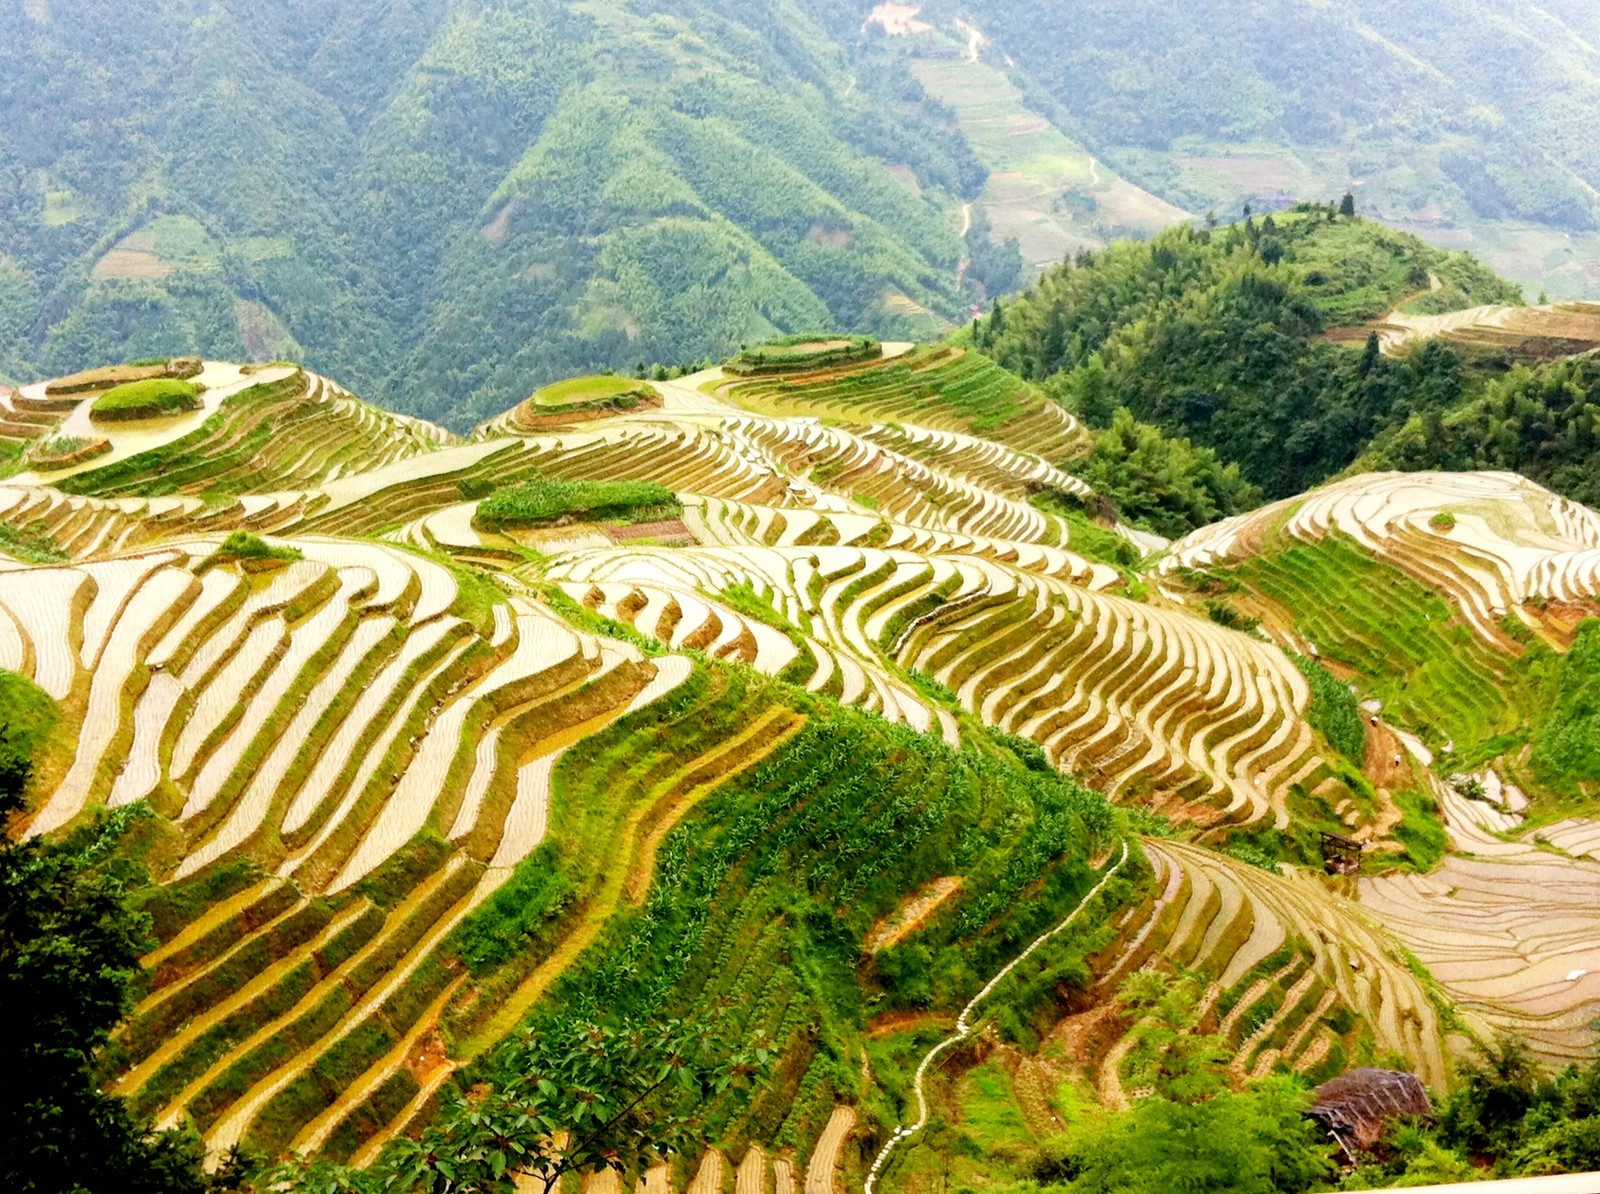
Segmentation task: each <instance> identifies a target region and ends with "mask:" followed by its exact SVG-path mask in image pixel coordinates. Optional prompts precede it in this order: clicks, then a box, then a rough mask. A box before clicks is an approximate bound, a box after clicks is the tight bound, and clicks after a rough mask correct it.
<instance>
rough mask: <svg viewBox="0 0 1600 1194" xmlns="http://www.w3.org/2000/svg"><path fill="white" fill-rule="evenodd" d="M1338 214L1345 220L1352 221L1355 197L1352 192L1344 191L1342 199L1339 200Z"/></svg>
mask: <svg viewBox="0 0 1600 1194" xmlns="http://www.w3.org/2000/svg"><path fill="white" fill-rule="evenodd" d="M1339 214H1340V215H1341V216H1344V217H1345V218H1346V219H1354V218H1355V214H1356V197H1355V193H1354V192H1353V191H1346V192H1345V193H1344V198H1343V199H1341V200H1339Z"/></svg>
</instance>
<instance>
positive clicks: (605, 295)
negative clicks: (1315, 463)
mask: <svg viewBox="0 0 1600 1194" xmlns="http://www.w3.org/2000/svg"><path fill="white" fill-rule="evenodd" d="M810 7H813V8H817V9H819V10H823V11H822V15H823V16H825V17H828V18H830V19H833V20H834V21H835V23H837V14H834V13H832V12H831V10H827V9H826V7H825V6H821V5H814V6H810ZM0 25H3V27H4V28H6V29H7V30H8V31H10V32H9V33H8V36H7V37H6V38H5V39H4V41H3V44H0V111H4V112H6V113H7V114H8V116H10V117H11V119H8V120H6V121H4V122H0V179H3V181H4V186H3V187H0V190H3V192H4V196H5V197H4V198H3V199H0V228H3V229H4V233H3V239H0V371H3V372H7V373H11V374H13V375H21V376H30V375H33V376H36V375H38V373H39V371H41V370H42V371H46V372H53V373H59V372H65V371H68V370H69V369H72V368H77V367H80V366H81V365H82V364H84V363H86V362H91V361H100V362H104V361H108V360H115V359H125V358H127V357H129V356H138V355H144V354H156V353H163V354H175V353H184V352H200V353H204V354H208V355H212V356H228V357H249V356H253V357H255V358H256V359H258V360H267V359H272V358H274V357H283V356H288V357H293V358H295V359H305V360H307V361H309V362H310V363H312V364H314V365H316V366H318V367H320V368H323V369H324V370H326V371H328V372H330V373H333V374H336V375H338V376H340V377H341V378H343V379H345V380H346V381H347V382H349V383H350V384H352V385H356V386H357V387H358V388H360V389H361V390H362V392H363V393H365V394H367V395H370V396H371V397H373V398H375V399H379V400H382V401H385V402H387V403H389V404H390V405H392V406H395V407H397V408H400V409H405V410H408V411H411V412H413V413H418V414H425V415H430V416H436V417H440V418H445V419H448V420H450V421H453V422H454V423H456V424H457V425H459V426H466V425H469V424H470V423H471V422H473V421H475V420H476V419H479V418H482V417H485V416H487V415H489V414H492V413H495V412H496V411H498V410H500V409H503V408H504V407H506V406H508V405H510V404H512V403H513V402H515V401H517V400H518V399H520V398H522V397H525V396H526V395H527V394H528V393H530V392H531V391H532V389H533V388H535V387H536V386H537V385H539V384H542V383H543V382H546V381H550V380H554V379H556V378H558V377H561V376H566V375H569V374H572V373H576V372H582V371H585V370H591V371H592V370H593V369H594V368H595V367H597V366H611V367H631V366H633V365H635V364H637V363H638V362H639V361H645V362H653V361H656V360H658V359H659V360H666V361H679V360H690V359H697V358H699V357H702V356H708V355H711V356H714V355H720V354H722V353H724V352H726V351H727V350H729V349H731V348H734V347H737V346H738V345H739V344H740V343H742V342H745V341H755V340H760V339H764V338H766V337H767V336H769V335H771V334H773V333H774V331H775V330H785V331H800V330H809V329H812V328H815V327H820V326H825V325H835V326H850V327H855V328H859V329H862V330H866V331H874V332H878V333H882V334H886V335H892V336H894V337H898V338H906V337H910V336H913V335H916V334H918V333H920V334H921V335H923V336H927V335H929V334H931V333H932V332H934V331H935V330H936V328H937V320H938V319H940V318H955V319H959V318H960V316H961V312H962V311H963V310H964V307H965V300H964V299H963V298H962V297H961V291H960V284H959V282H958V278H957V274H958V267H959V265H960V261H961V259H962V258H963V257H964V256H967V255H968V252H969V251H968V249H967V248H966V247H965V246H964V245H963V242H962V240H961V238H960V236H959V234H958V233H959V218H958V213H957V211H956V207H957V205H958V203H959V201H960V200H961V199H962V198H964V197H968V196H970V195H972V194H974V193H975V192H976V189H977V188H978V187H980V186H981V185H982V183H983V169H982V167H981V166H980V165H979V164H978V163H977V162H976V160H975V159H974V158H973V157H972V155H971V152H970V150H968V149H967V147H966V145H965V143H964V142H963V141H961V139H960V138H959V136H957V135H956V134H954V133H952V132H948V131H945V130H944V129H943V127H942V125H941V124H940V123H939V122H938V121H937V120H933V119H930V118H929V117H928V113H927V112H926V111H925V109H924V105H923V103H922V101H921V99H920V91H919V89H918V87H917V86H916V84H915V82H914V80H911V78H910V76H909V75H905V74H903V73H901V74H893V73H889V74H878V73H875V74H872V75H869V76H868V77H866V78H863V79H861V80H859V81H858V80H856V79H854V78H853V77H852V74H851V72H850V70H849V68H848V64H847V61H846V57H845V54H844V52H843V51H842V50H841V49H840V48H839V47H838V45H837V44H836V43H835V42H834V41H833V40H831V39H830V34H829V32H828V31H827V30H826V29H825V28H824V26H822V25H819V24H816V23H814V22H813V20H812V19H811V18H810V17H808V16H806V15H805V13H804V11H803V9H799V8H786V9H782V10H769V9H766V8H762V7H759V6H757V7H754V8H752V7H750V6H743V5H732V4H727V3H719V2H716V0H668V2H666V3H658V4H653V5H651V6H649V8H648V10H645V9H642V8H638V7H631V6H628V5H626V4H623V3H620V2H609V0H608V2H606V3H602V4H598V5H582V6H577V5H569V4H564V3H559V2H557V0H515V2H514V3H513V2H504V3H502V2H498V0H453V2H447V0H414V2H411V3H404V4H388V3H380V2H378V0H361V2H359V3H355V4H346V5H338V6H319V5H308V4H300V3H289V2H283V3H273V4H266V5H262V4H247V3H242V2H240V0H134V2H133V3H132V4H129V5H117V6H114V7H107V6H105V5H100V4H91V3H87V2H85V0H28V2H27V3H24V2H23V0H5V3H3V4H0Z"/></svg>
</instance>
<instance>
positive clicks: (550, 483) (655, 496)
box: [474, 477, 683, 531]
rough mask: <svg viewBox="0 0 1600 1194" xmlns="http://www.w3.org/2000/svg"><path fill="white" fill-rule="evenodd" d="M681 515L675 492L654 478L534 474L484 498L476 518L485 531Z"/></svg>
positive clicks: (651, 519) (651, 518)
mask: <svg viewBox="0 0 1600 1194" xmlns="http://www.w3.org/2000/svg"><path fill="white" fill-rule="evenodd" d="M682 513H683V506H682V504H681V503H680V502H679V501H678V498H677V495H676V494H674V493H673V492H672V490H670V489H668V488H667V487H666V486H665V485H657V484H656V483H655V482H653V481H559V480H556V479H555V478H553V477H538V478H535V479H534V480H531V481H524V482H523V483H522V484H520V485H514V486H512V487H511V488H509V489H502V490H500V491H499V492H497V493H494V494H491V495H490V496H489V497H487V498H485V499H484V500H483V501H482V502H481V503H480V504H479V506H478V512H477V515H476V516H475V518H474V521H475V522H476V523H477V524H478V525H479V526H480V527H482V528H484V529H486V530H496V531H497V530H501V529H504V528H507V527H535V526H541V525H546V524H549V523H554V522H558V521H562V520H570V521H576V520H580V519H583V520H595V521H608V522H650V521H653V520H655V519H660V518H676V517H678V516H679V515H680V514H682Z"/></svg>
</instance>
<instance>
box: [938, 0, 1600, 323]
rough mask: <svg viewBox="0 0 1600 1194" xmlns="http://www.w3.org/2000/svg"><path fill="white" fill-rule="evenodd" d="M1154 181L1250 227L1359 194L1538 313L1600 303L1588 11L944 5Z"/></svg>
mask: <svg viewBox="0 0 1600 1194" xmlns="http://www.w3.org/2000/svg"><path fill="white" fill-rule="evenodd" d="M924 15H925V16H926V17H927V18H928V19H930V20H933V21H936V22H938V23H940V24H948V23H951V22H953V20H954V19H955V18H958V17H964V18H965V19H966V20H967V21H969V22H971V23H972V24H973V25H975V26H976V28H977V29H978V30H979V31H980V32H981V33H982V34H983V35H984V36H985V37H987V39H988V40H989V42H990V43H991V44H990V46H989V47H988V48H987V49H986V50H985V56H986V57H989V58H993V59H994V60H996V61H998V60H1001V59H1002V58H1009V59H1011V60H1013V61H1014V62H1015V63H1016V65H1017V66H1018V67H1019V68H1020V69H1021V70H1022V71H1023V72H1025V73H1026V74H1027V75H1029V76H1030V77H1031V79H1032V80H1033V81H1035V82H1036V83H1037V84H1038V86H1039V89H1040V91H1041V92H1043V93H1044V95H1043V96H1039V97H1035V98H1036V102H1037V103H1038V104H1039V106H1040V107H1041V108H1045V109H1046V110H1048V112H1049V114H1050V115H1051V116H1052V117H1053V118H1054V119H1055V120H1056V122H1057V124H1058V125H1060V126H1061V127H1062V128H1063V129H1064V130H1066V131H1067V132H1068V133H1069V134H1070V135H1072V136H1074V137H1076V138H1077V139H1078V140H1079V141H1081V142H1082V143H1083V144H1085V145H1086V146H1088V147H1089V149H1090V150H1091V152H1094V153H1096V154H1098V155H1100V157H1101V159H1102V160H1103V161H1106V162H1109V163H1110V164H1111V165H1112V166H1114V167H1116V168H1117V169H1119V170H1121V171H1122V172H1123V173H1124V174H1126V175H1127V176H1128V177H1130V178H1131V179H1132V180H1133V181H1135V182H1137V183H1138V184H1139V185H1141V186H1143V187H1145V188H1147V189H1149V190H1152V191H1154V192H1155V193H1156V194H1157V195H1159V196H1161V197H1162V198H1163V199H1166V200H1169V201H1171V202H1173V203H1176V204H1178V205H1180V206H1184V207H1187V208H1188V209H1189V210H1191V211H1195V212H1202V213H1203V212H1205V211H1206V210H1207V209H1208V208H1214V209H1215V210H1217V211H1218V212H1221V213H1224V214H1225V215H1227V216H1228V217H1229V218H1231V217H1232V216H1233V215H1234V214H1235V213H1237V211H1238V210H1239V205H1240V204H1241V203H1242V202H1246V201H1252V200H1253V201H1254V202H1255V204H1256V206H1257V207H1258V209H1259V208H1260V207H1261V206H1262V205H1263V204H1268V205H1273V206H1280V205H1284V204H1285V203H1287V202H1293V201H1294V200H1297V199H1308V198H1327V197H1329V196H1333V195H1338V194H1341V193H1342V192H1343V190H1344V189H1345V187H1346V186H1353V187H1354V188H1355V190H1356V193H1357V195H1358V197H1359V198H1360V199H1361V202H1362V207H1363V209H1364V210H1366V211H1368V212H1370V213H1373V214H1376V215H1378V216H1380V217H1381V218H1383V219H1385V220H1387V221H1389V222H1392V223H1396V224H1401V225H1405V226H1408V227H1410V228H1412V229H1413V230H1414V231H1417V232H1419V233H1420V234H1422V235H1424V236H1425V237H1427V238H1429V239H1432V240H1435V241H1437V242H1438V243H1443V244H1451V245H1454V246H1456V247H1463V248H1471V249H1473V250H1475V251H1477V252H1479V253H1480V254H1483V255H1485V256H1486V257H1487V258H1488V259H1489V260H1490V261H1491V263H1492V264H1493V265H1494V266H1495V267H1496V268H1497V269H1498V270H1499V271H1500V272H1501V273H1502V274H1504V275H1506V276H1508V277H1513V278H1515V279H1517V280H1518V281H1519V282H1522V283H1524V284H1526V285H1528V286H1529V287H1530V290H1529V293H1530V295H1537V294H1538V292H1539V291H1540V290H1541V289H1548V290H1549V292H1550V293H1551V294H1552V295H1555V294H1558V293H1559V294H1561V295H1564V296H1568V297H1578V296H1579V295H1589V296H1597V297H1600V237H1597V236H1596V235H1595V233H1596V229H1597V228H1600V192H1597V190H1596V188H1597V187H1600V139H1597V138H1596V137H1595V136H1594V132H1593V112H1594V111H1595V108H1596V105H1597V104H1600V7H1597V6H1596V5H1594V4H1592V3H1590V2H1589V0H1540V2H1539V3H1525V2H1522V0H1412V2H1410V3H1405V4H1395V3H1390V2H1389V0H1339V2H1338V3H1332V4H1330V3H1325V2H1323V0H1215V2H1214V3H1206V4H1171V3H1168V2H1167V0H1039V2H1038V3H1029V4H1017V3H1014V2H1013V0H961V2H959V3H957V2H956V0H933V2H930V3H929V4H927V5H926V6H925V10H924Z"/></svg>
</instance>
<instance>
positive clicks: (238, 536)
mask: <svg viewBox="0 0 1600 1194" xmlns="http://www.w3.org/2000/svg"><path fill="white" fill-rule="evenodd" d="M300 557H301V552H300V549H299V548H297V547H290V546H288V545H287V544H284V543H268V542H267V541H266V540H265V539H263V538H262V537H261V536H260V535H252V534H251V533H250V532H249V531H233V532H232V533H230V534H229V535H228V537H227V538H226V539H224V540H223V541H222V546H221V547H219V548H217V550H216V553H215V555H214V556H213V558H214V559H223V560H281V561H283V562H284V563H289V562H291V561H293V560H298V559H300Z"/></svg>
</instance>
